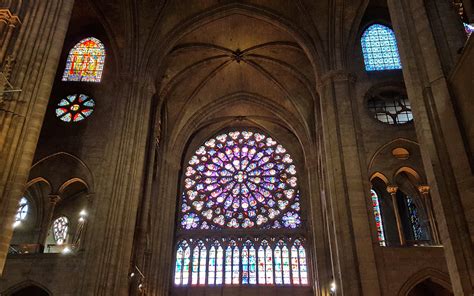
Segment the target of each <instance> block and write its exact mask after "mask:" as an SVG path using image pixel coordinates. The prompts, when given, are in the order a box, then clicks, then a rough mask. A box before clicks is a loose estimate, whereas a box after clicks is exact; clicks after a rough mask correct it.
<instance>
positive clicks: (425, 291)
mask: <svg viewBox="0 0 474 296" xmlns="http://www.w3.org/2000/svg"><path fill="white" fill-rule="evenodd" d="M451 295H454V294H453V293H452V292H451V291H449V290H448V289H446V288H445V287H443V286H442V285H440V284H438V283H436V282H435V281H433V280H432V279H431V278H428V279H426V280H424V281H422V282H420V283H418V284H417V285H416V286H414V287H413V288H412V289H411V290H410V292H408V295H407V296H451Z"/></svg>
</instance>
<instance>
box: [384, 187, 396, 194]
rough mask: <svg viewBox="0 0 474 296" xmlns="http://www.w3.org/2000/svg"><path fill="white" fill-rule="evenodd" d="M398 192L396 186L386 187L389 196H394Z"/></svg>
mask: <svg viewBox="0 0 474 296" xmlns="http://www.w3.org/2000/svg"><path fill="white" fill-rule="evenodd" d="M397 191H398V186H395V185H388V186H387V192H388V193H390V194H395V193H397Z"/></svg>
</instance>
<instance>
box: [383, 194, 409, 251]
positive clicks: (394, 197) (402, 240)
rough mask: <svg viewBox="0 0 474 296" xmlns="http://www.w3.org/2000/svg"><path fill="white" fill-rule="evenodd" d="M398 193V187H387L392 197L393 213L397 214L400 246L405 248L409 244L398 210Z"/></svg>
mask: <svg viewBox="0 0 474 296" xmlns="http://www.w3.org/2000/svg"><path fill="white" fill-rule="evenodd" d="M397 191H398V187H397V186H392V185H389V186H387V192H388V193H390V196H391V197H392V206H393V213H394V214H395V220H396V222H397V230H398V239H399V240H400V245H401V246H405V245H406V244H407V242H406V239H405V233H404V232H403V224H402V218H401V216H400V210H399V209H398V202H397Z"/></svg>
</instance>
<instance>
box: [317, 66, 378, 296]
mask: <svg viewBox="0 0 474 296" xmlns="http://www.w3.org/2000/svg"><path fill="white" fill-rule="evenodd" d="M354 82H355V79H354V77H353V76H352V75H351V74H349V73H346V72H343V71H333V72H329V73H327V74H326V75H324V76H323V77H322V79H321V81H320V83H319V94H320V97H321V116H322V118H321V122H322V131H323V145H324V156H323V159H324V162H325V163H324V165H323V166H322V169H323V170H325V179H326V184H325V187H326V188H325V195H326V200H327V207H328V220H329V222H328V225H329V234H330V240H331V246H332V250H331V254H332V260H333V271H334V278H335V281H336V286H337V295H351V296H357V295H380V294H381V290H380V285H379V280H378V274H377V268H376V262H375V254H374V251H375V247H376V246H378V242H377V240H376V239H375V233H376V231H375V223H374V221H373V218H372V217H369V213H370V204H369V199H368V197H369V196H370V194H369V184H368V180H369V177H368V175H367V171H366V167H367V165H366V164H365V163H364V162H365V160H364V159H365V158H364V156H363V154H362V151H363V150H364V149H363V143H362V141H361V139H360V133H361V129H360V126H359V123H358V121H357V117H358V111H357V105H356V100H355V98H354V97H353V93H354V90H353V84H354Z"/></svg>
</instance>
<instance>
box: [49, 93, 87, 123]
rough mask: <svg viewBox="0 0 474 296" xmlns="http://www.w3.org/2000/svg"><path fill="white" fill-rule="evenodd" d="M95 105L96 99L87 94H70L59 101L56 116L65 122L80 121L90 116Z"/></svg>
mask: <svg viewBox="0 0 474 296" xmlns="http://www.w3.org/2000/svg"><path fill="white" fill-rule="evenodd" d="M94 107H95V102H94V100H93V99H92V98H91V97H89V96H87V95H84V94H74V95H69V96H67V97H66V98H65V99H62V100H61V101H60V102H59V104H58V106H57V108H56V116H57V117H58V118H59V119H60V120H62V121H64V122H79V121H82V120H84V119H86V118H87V117H89V116H90V115H91V114H92V112H94Z"/></svg>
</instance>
